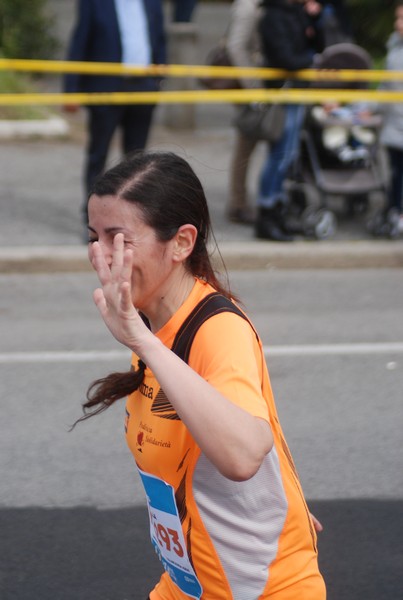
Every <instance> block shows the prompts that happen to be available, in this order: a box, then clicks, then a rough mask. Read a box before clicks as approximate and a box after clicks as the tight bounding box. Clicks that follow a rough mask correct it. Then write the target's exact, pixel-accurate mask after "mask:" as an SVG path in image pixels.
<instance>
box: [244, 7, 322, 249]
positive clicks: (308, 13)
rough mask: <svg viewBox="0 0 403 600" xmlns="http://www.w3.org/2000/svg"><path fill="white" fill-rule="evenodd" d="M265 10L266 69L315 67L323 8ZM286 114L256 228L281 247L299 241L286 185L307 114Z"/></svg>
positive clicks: (265, 176)
mask: <svg viewBox="0 0 403 600" xmlns="http://www.w3.org/2000/svg"><path fill="white" fill-rule="evenodd" d="M262 7H263V16H262V19H261V22H260V34H261V41H262V52H263V56H264V58H265V62H266V66H267V67H272V68H277V69H286V70H287V71H297V70H299V69H307V68H309V67H311V66H312V64H313V56H314V53H315V50H316V51H319V50H321V48H320V47H317V46H316V45H315V41H316V40H315V35H316V32H315V28H314V27H313V26H312V23H313V21H312V19H313V18H314V17H316V16H319V14H320V11H321V5H320V4H319V3H318V2H315V1H314V0H263V3H262ZM287 83H288V85H291V82H287ZM284 84H285V82H284V81H278V80H277V81H272V80H271V81H268V82H267V87H278V88H280V87H282V86H283V85H284ZM298 85H301V83H298ZM285 112H286V117H285V125H284V132H283V135H282V137H281V138H280V139H279V141H278V142H276V143H274V144H273V145H272V147H271V149H270V152H269V155H268V158H267V160H266V163H265V165H264V166H263V171H262V174H261V180H260V187H259V192H258V200H257V204H258V215H257V220H256V225H255V233H256V237H258V238H261V239H268V240H275V241H279V242H285V241H291V240H292V239H293V238H292V236H291V235H290V234H289V232H288V231H287V227H286V224H285V219H284V213H285V209H286V205H287V203H288V197H287V192H286V190H285V189H284V182H285V179H286V177H287V174H288V172H289V169H290V167H291V165H292V164H293V162H294V161H295V160H296V158H297V155H298V149H299V136H300V130H301V126H302V123H303V118H304V112H305V109H304V106H303V105H302V104H287V105H286V106H285Z"/></svg>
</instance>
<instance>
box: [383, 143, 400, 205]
mask: <svg viewBox="0 0 403 600" xmlns="http://www.w3.org/2000/svg"><path fill="white" fill-rule="evenodd" d="M387 150H388V155H389V165H390V186H389V198H388V205H389V206H388V208H395V209H396V210H397V211H398V212H399V213H400V214H402V212H403V208H402V192H403V150H400V149H398V148H388V149H387Z"/></svg>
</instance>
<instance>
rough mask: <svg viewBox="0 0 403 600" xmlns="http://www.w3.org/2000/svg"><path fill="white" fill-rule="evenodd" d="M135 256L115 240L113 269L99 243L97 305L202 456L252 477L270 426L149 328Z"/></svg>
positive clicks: (239, 476) (234, 474) (95, 254)
mask: <svg viewBox="0 0 403 600" xmlns="http://www.w3.org/2000/svg"><path fill="white" fill-rule="evenodd" d="M131 261H132V252H131V250H126V251H125V250H124V248H123V235H122V234H118V235H116V236H115V240H114V253H113V261H112V265H111V267H110V268H109V266H108V265H107V263H106V261H105V258H104V256H103V254H102V250H101V247H100V246H99V244H98V243H97V242H95V243H94V244H93V246H92V264H93V266H94V268H95V270H96V271H97V273H98V276H99V279H100V282H101V284H102V289H101V288H99V289H97V290H95V292H94V301H95V303H96V305H97V307H98V309H99V311H100V313H101V315H102V317H103V319H104V321H105V323H106V325H107V327H108V328H109V330H110V331H111V333H112V334H113V335H114V337H115V338H116V339H117V340H118V341H119V342H121V343H122V344H124V345H125V346H127V347H128V348H130V349H131V350H132V351H133V352H135V353H136V354H137V355H138V356H139V357H140V358H141V359H142V360H143V361H144V362H145V363H146V364H147V365H148V367H149V368H150V369H151V370H152V372H153V373H154V375H155V377H156V378H157V380H158V382H159V384H160V386H161V388H162V389H163V390H164V393H165V395H166V396H167V398H168V399H169V401H170V402H171V404H172V406H173V407H174V409H175V410H176V412H177V413H178V415H179V417H180V418H181V420H182V421H183V423H184V424H185V425H186V427H187V428H188V430H189V432H190V433H191V435H192V436H193V438H194V439H195V441H196V443H197V444H198V445H199V447H200V449H201V450H202V452H203V453H204V454H205V455H206V456H207V458H208V459H209V460H210V461H211V462H212V463H213V464H214V465H215V466H216V468H217V469H218V470H219V471H220V473H221V474H222V475H224V476H225V477H228V478H229V479H233V480H235V481H243V480H246V479H249V478H250V477H252V476H253V475H254V474H255V473H256V471H257V470H258V469H259V467H260V465H261V463H262V461H263V459H264V457H265V455H266V454H267V453H268V452H269V451H270V450H271V448H272V445H273V437H272V433H271V429H270V425H269V424H268V422H267V421H265V420H264V419H262V418H258V417H255V416H253V415H251V414H250V413H248V412H247V411H245V410H243V409H242V408H240V407H239V406H237V405H236V404H234V403H233V402H231V401H230V400H229V399H227V398H226V397H225V396H224V395H223V394H221V393H220V392H219V391H218V390H216V389H215V388H214V387H213V386H212V385H210V384H209V383H208V382H207V381H205V380H204V379H203V378H202V377H201V376H200V375H198V374H197V373H196V372H195V371H194V370H193V369H191V368H190V367H189V366H188V365H187V364H186V363H185V362H183V361H182V360H181V359H180V358H179V357H178V356H176V355H175V354H174V353H173V352H171V350H170V349H169V348H167V347H166V346H164V345H163V344H162V342H161V341H160V340H159V339H158V338H157V337H156V336H155V335H154V334H153V333H151V331H150V330H149V329H148V328H147V327H146V326H145V325H144V323H143V321H142V319H141V318H140V316H139V314H138V312H137V310H136V309H135V308H134V306H133V303H132V300H131V290H130V275H131Z"/></svg>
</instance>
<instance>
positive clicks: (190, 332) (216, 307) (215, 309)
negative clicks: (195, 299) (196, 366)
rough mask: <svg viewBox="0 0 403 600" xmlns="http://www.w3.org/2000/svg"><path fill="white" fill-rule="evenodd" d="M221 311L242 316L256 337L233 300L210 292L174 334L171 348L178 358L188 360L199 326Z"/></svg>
mask: <svg viewBox="0 0 403 600" xmlns="http://www.w3.org/2000/svg"><path fill="white" fill-rule="evenodd" d="M222 312H232V313H235V314H236V315H238V316H240V317H242V319H245V321H248V323H249V324H250V326H251V327H252V329H253V331H254V332H255V335H256V337H258V335H257V333H256V331H255V329H254V328H253V326H252V324H251V323H250V321H249V319H248V318H247V317H246V315H244V313H243V312H242V311H241V310H240V309H239V308H238V307H237V306H236V305H235V304H234V303H233V302H231V300H229V299H228V298H226V297H225V296H223V295H222V294H220V293H218V292H212V293H211V294H209V295H208V296H206V297H205V298H203V300H201V301H200V302H199V304H197V306H195V308H194V309H193V310H192V312H191V313H190V314H189V315H188V317H187V318H186V319H185V321H184V322H183V323H182V325H181V327H180V328H179V330H178V332H177V334H176V336H175V339H174V343H173V345H172V348H171V349H172V352H175V354H176V355H177V356H179V358H181V359H182V360H183V361H185V362H186V363H187V362H188V360H189V354H190V349H191V347H192V343H193V340H194V337H195V335H196V333H197V330H198V329H199V327H200V326H201V325H202V324H203V323H204V322H205V321H207V319H209V318H210V317H212V316H214V315H217V314H219V313H222Z"/></svg>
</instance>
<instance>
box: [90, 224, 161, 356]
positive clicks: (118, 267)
mask: <svg viewBox="0 0 403 600" xmlns="http://www.w3.org/2000/svg"><path fill="white" fill-rule="evenodd" d="M132 259H133V253H132V250H128V249H125V247H124V235H123V233H118V234H116V235H115V237H114V240H113V253H112V262H111V265H110V266H109V264H108V262H107V261H106V259H105V256H104V254H103V252H102V248H101V246H100V244H99V243H98V242H93V244H92V246H91V263H92V266H93V267H94V269H95V271H96V272H97V275H98V278H99V281H100V283H101V285H102V288H97V289H96V290H95V291H94V295H93V297H94V302H95V304H96V306H97V308H98V310H99V312H100V313H101V316H102V318H103V320H104V322H105V324H106V326H107V327H108V329H109V330H110V332H111V333H112V335H113V336H114V337H115V338H116V339H117V340H118V341H119V342H120V343H121V344H124V345H125V346H127V347H128V348H130V349H131V350H133V351H134V352H136V351H137V348H138V345H139V342H140V339H142V338H143V337H144V335H145V334H147V333H149V330H148V328H147V327H146V326H145V324H144V322H143V320H142V319H141V317H140V315H139V314H138V312H137V310H136V308H135V307H134V306H133V302H132V297H131V273H132Z"/></svg>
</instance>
